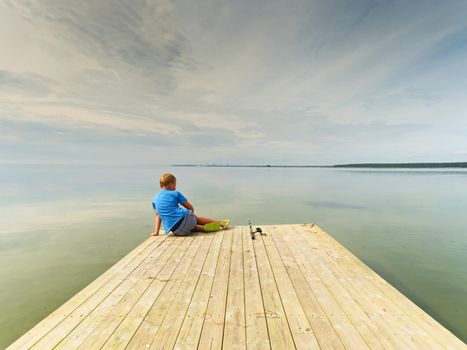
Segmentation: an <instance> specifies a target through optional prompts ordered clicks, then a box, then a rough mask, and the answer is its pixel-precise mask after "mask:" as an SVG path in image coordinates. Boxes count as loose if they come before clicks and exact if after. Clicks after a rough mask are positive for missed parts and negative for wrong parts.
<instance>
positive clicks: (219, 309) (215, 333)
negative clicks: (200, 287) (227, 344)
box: [198, 230, 233, 350]
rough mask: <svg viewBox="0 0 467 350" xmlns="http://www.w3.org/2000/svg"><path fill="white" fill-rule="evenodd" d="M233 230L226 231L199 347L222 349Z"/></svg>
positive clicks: (213, 349)
mask: <svg viewBox="0 0 467 350" xmlns="http://www.w3.org/2000/svg"><path fill="white" fill-rule="evenodd" d="M232 238H233V230H227V231H225V232H224V239H223V241H222V246H221V251H220V255H219V262H218V264H217V268H216V274H215V276H214V282H213V286H212V290H211V294H210V298H209V304H208V308H207V310H206V317H205V320H204V323H203V328H202V330H201V337H200V340H199V345H198V349H212V350H215V349H221V348H222V339H223V334H224V317H225V304H226V300H227V288H228V284H229V273H230V254H231V249H232Z"/></svg>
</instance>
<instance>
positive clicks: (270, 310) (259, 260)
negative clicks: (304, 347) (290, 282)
mask: <svg viewBox="0 0 467 350" xmlns="http://www.w3.org/2000/svg"><path fill="white" fill-rule="evenodd" d="M253 249H254V252H255V256H256V268H257V269H258V275H259V280H260V285H261V291H262V295H263V303H264V310H265V317H266V323H267V326H268V333H269V341H270V343H271V348H272V349H279V350H283V349H295V344H294V338H293V336H292V333H291V330H290V328H289V324H288V322H287V318H286V315H285V311H284V308H283V306H282V301H281V297H280V294H279V291H278V290H277V285H276V282H275V280H274V274H273V272H272V269H271V265H270V263H269V258H268V255H267V253H266V249H265V247H264V243H263V240H262V239H261V237H258V238H256V239H255V240H253Z"/></svg>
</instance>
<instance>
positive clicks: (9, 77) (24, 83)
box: [0, 70, 55, 97]
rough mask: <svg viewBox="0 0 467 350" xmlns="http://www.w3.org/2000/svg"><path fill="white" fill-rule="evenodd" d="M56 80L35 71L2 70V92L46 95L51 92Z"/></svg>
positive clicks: (0, 87) (0, 74)
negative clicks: (50, 87) (16, 71)
mask: <svg viewBox="0 0 467 350" xmlns="http://www.w3.org/2000/svg"><path fill="white" fill-rule="evenodd" d="M53 84H55V82H54V81H52V80H50V79H47V78H44V77H41V76H40V75H38V74H34V73H15V72H10V71H7V70H0V93H1V94H20V95H23V96H24V95H29V96H35V97H44V96H47V95H48V94H49V93H50V89H49V86H50V85H53Z"/></svg>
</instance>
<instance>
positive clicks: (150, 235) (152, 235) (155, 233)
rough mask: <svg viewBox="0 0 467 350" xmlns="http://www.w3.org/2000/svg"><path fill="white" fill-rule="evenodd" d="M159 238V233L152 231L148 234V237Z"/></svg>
mask: <svg viewBox="0 0 467 350" xmlns="http://www.w3.org/2000/svg"><path fill="white" fill-rule="evenodd" d="M154 236H159V232H156V231H153V232H151V233H150V234H149V237H154Z"/></svg>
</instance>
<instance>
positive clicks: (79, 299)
mask: <svg viewBox="0 0 467 350" xmlns="http://www.w3.org/2000/svg"><path fill="white" fill-rule="evenodd" d="M165 239H166V236H159V237H150V238H148V239H147V240H145V241H144V242H143V243H141V244H140V245H139V246H137V247H136V248H135V249H133V250H132V251H131V252H130V253H129V254H128V255H126V256H125V257H124V258H123V259H121V260H120V261H118V262H117V263H116V264H114V265H113V266H112V267H111V268H109V269H108V270H107V271H106V272H104V273H103V274H102V275H101V276H99V277H98V278H97V279H96V280H94V281H93V282H91V283H90V284H89V285H88V286H87V287H85V288H84V289H83V290H81V291H80V292H78V293H77V294H76V295H75V296H73V297H72V298H71V299H70V300H68V301H67V302H66V303H65V304H63V305H62V306H60V307H59V308H58V309H57V310H55V311H54V312H52V313H51V314H50V315H49V316H47V317H46V318H44V319H43V320H42V321H40V322H39V323H38V324H37V325H36V326H34V327H33V328H32V329H31V330H29V331H28V332H27V333H25V334H24V335H23V336H22V337H20V338H19V339H18V340H16V341H15V342H14V343H13V344H11V345H10V346H9V347H8V350H24V349H29V348H30V347H31V346H33V345H34V344H35V343H37V342H38V341H39V340H40V339H41V338H42V337H44V336H45V335H46V334H47V333H49V332H50V331H51V330H52V329H53V328H54V327H56V326H57V325H58V324H59V323H60V322H62V321H63V320H64V319H65V318H66V317H68V316H69V315H70V314H71V313H72V312H73V310H75V309H76V308H77V307H79V306H80V305H81V304H82V303H83V302H85V301H86V300H87V299H88V298H89V297H90V296H91V295H93V294H95V293H96V291H98V290H99V289H101V288H102V287H103V286H104V285H105V284H106V283H107V282H108V281H109V280H111V279H113V278H114V277H115V276H116V275H118V274H119V272H121V271H122V270H123V269H124V268H125V267H126V266H127V265H131V266H135V265H137V264H138V262H141V261H142V260H143V259H144V258H145V257H146V255H147V252H145V251H146V250H147V251H151V250H152V249H154V248H155V247H157V246H158V245H160V244H161V243H162V242H163V241H164V240H165Z"/></svg>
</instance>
